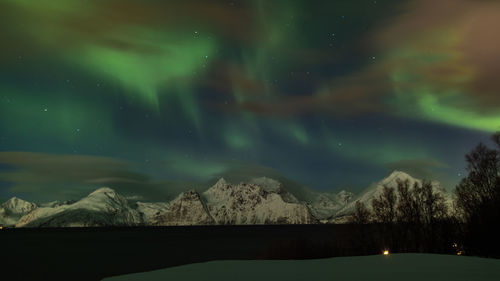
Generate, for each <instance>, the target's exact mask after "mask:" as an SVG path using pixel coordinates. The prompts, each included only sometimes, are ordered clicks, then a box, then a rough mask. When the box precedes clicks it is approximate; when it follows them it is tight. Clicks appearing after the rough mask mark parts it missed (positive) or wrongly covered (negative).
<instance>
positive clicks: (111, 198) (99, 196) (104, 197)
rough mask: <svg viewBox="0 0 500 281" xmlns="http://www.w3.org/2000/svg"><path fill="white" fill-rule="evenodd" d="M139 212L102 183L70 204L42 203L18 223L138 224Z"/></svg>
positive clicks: (67, 224)
mask: <svg viewBox="0 0 500 281" xmlns="http://www.w3.org/2000/svg"><path fill="white" fill-rule="evenodd" d="M141 223H142V218H141V216H140V214H139V213H138V212H137V211H136V210H134V209H133V208H131V207H130V206H129V204H128V202H127V200H126V199H125V198H124V197H122V196H121V195H119V194H117V193H116V192H115V191H114V190H112V189H110V188H107V187H103V188H99V189H97V190H96V191H94V192H92V193H90V194H89V195H88V196H87V197H85V198H83V199H81V200H79V201H77V202H75V203H73V204H69V205H60V206H57V207H43V208H38V209H35V210H34V211H32V212H31V213H29V214H27V215H25V216H23V217H22V218H21V219H20V220H19V221H18V222H17V224H16V227H40V226H48V227H68V226H108V225H137V224H141Z"/></svg>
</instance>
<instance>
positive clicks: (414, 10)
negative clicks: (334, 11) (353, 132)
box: [238, 0, 500, 131]
mask: <svg viewBox="0 0 500 281" xmlns="http://www.w3.org/2000/svg"><path fill="white" fill-rule="evenodd" d="M399 11H400V13H399V14H398V15H396V16H394V17H392V18H390V19H387V20H381V21H380V22H379V23H378V24H377V25H375V26H374V27H373V29H372V30H371V31H370V32H369V35H367V36H365V37H363V38H361V39H360V43H359V44H360V45H362V46H363V48H362V50H360V52H361V53H362V54H364V53H366V54H368V53H371V55H370V56H368V55H367V59H366V63H365V64H364V66H362V67H359V68H358V69H355V70H353V71H352V72H350V73H348V74H346V75H342V76H338V75H335V76H333V77H332V78H331V79H330V80H328V81H323V82H320V84H319V86H318V87H317V90H316V91H313V92H308V93H302V94H301V95H299V96H297V95H289V94H287V93H281V92H277V93H276V94H275V95H272V96H269V98H267V99H265V100H262V99H259V100H252V99H250V100H248V101H245V102H243V103H241V104H239V105H238V110H243V111H250V112H253V113H256V114H261V115H271V116H293V115H298V114H299V115H300V114H309V113H324V114H332V115H340V116H351V115H357V114H367V113H374V112H375V113H376V112H385V113H389V114H391V115H393V116H400V117H410V118H415V119H423V120H428V121H432V122H439V123H446V124H450V125H453V126H460V127H466V128H472V129H478V130H484V131H496V130H498V129H499V125H500V115H499V113H498V108H500V95H498V89H499V88H500V79H498V78H497V77H498V73H499V71H500V35H499V34H498V29H497V28H496V25H497V24H496V23H497V22H498V18H500V3H498V2H496V1H486V0H484V1H483V0H479V1H472V0H458V1H455V0H443V1H439V3H437V2H436V1H432V0H416V1H408V2H403V3H401V4H400V6H399ZM372 56H373V57H372ZM369 57H372V58H371V59H369ZM429 101H432V102H429ZM460 116H463V117H464V118H460Z"/></svg>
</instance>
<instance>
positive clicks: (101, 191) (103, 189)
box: [89, 187, 116, 196]
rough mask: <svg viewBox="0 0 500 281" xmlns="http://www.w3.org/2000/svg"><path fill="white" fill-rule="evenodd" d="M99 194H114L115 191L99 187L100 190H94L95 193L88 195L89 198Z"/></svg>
mask: <svg viewBox="0 0 500 281" xmlns="http://www.w3.org/2000/svg"><path fill="white" fill-rule="evenodd" d="M99 193H111V194H116V191H114V190H113V189H111V188H109V187H101V188H98V189H96V190H95V191H93V192H92V193H90V194H89V196H92V195H96V194H99Z"/></svg>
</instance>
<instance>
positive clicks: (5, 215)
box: [0, 197, 38, 226]
mask: <svg viewBox="0 0 500 281" xmlns="http://www.w3.org/2000/svg"><path fill="white" fill-rule="evenodd" d="M37 207H38V206H37V205H36V204H35V203H31V202H28V201H24V200H22V199H19V198H17V197H12V198H11V199H9V200H7V201H6V202H5V203H3V204H2V205H0V224H2V225H6V226H11V225H15V224H16V222H17V221H18V220H19V219H20V218H21V217H22V216H24V215H26V214H28V213H29V212H31V211H33V210H34V209H36V208H37Z"/></svg>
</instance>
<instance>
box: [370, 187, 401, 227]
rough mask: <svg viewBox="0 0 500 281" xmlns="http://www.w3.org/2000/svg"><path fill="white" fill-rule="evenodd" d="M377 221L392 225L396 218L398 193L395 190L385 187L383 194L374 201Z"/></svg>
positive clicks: (373, 206) (373, 205)
mask: <svg viewBox="0 0 500 281" xmlns="http://www.w3.org/2000/svg"><path fill="white" fill-rule="evenodd" d="M372 208H373V213H374V217H375V220H377V221H378V222H381V223H392V222H394V221H395V218H396V193H395V192H394V188H392V187H387V186H384V188H383V189H382V193H381V194H380V195H379V196H378V197H377V198H374V199H373V200H372Z"/></svg>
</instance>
